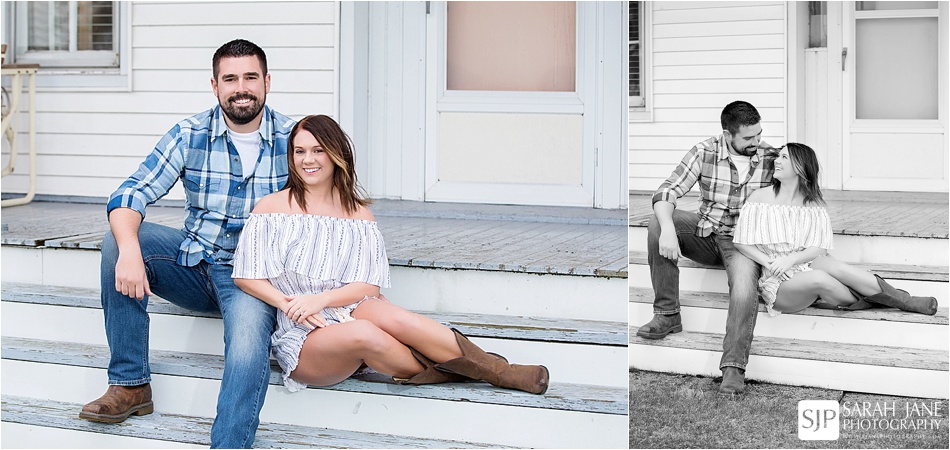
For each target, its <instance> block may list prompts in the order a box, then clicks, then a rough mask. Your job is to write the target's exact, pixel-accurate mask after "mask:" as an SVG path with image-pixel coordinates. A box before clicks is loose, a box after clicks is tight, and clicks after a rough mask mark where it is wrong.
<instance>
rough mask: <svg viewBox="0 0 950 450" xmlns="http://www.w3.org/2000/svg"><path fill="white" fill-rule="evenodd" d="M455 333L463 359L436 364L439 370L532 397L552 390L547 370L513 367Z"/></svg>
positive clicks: (454, 330) (518, 365)
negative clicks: (549, 389)
mask: <svg viewBox="0 0 950 450" xmlns="http://www.w3.org/2000/svg"><path fill="white" fill-rule="evenodd" d="M452 331H453V332H455V339H456V341H457V342H458V344H459V348H460V349H461V350H462V356H461V357H458V358H455V359H450V360H448V361H446V362H444V363H442V364H438V365H436V368H438V369H439V370H442V371H445V372H451V373H455V374H458V375H463V376H466V377H468V378H472V379H475V380H480V381H486V382H488V383H491V384H492V385H493V386H498V387H502V388H506V389H517V390H520V391H525V392H530V393H532V394H543V393H544V392H545V391H547V390H548V375H549V373H548V369H547V367H544V366H527V365H520V364H509V363H508V361H506V360H505V359H503V358H499V357H497V356H496V355H492V354H489V353H486V352H485V351H484V350H482V349H481V348H479V347H478V346H477V345H475V344H473V343H472V341H470V340H468V338H467V337H465V335H464V334H462V333H461V332H460V331H459V330H456V329H455V328H453V329H452Z"/></svg>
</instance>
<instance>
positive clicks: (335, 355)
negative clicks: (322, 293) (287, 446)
mask: <svg viewBox="0 0 950 450" xmlns="http://www.w3.org/2000/svg"><path fill="white" fill-rule="evenodd" d="M363 363H366V365H367V366H369V367H370V368H372V369H373V370H375V371H377V372H380V373H384V374H386V375H391V376H395V377H406V378H408V377H411V376H413V375H415V374H417V373H419V372H421V371H422V370H423V367H422V365H421V364H420V363H419V362H418V361H416V358H415V357H413V356H412V353H411V352H410V351H409V348H408V347H406V346H405V345H403V344H402V343H400V342H399V341H398V340H397V339H396V338H394V337H393V336H391V335H389V334H388V333H386V332H385V331H383V330H382V329H380V328H379V327H378V326H376V325H374V324H373V323H371V322H370V321H368V320H360V319H357V320H354V321H351V322H343V323H338V324H333V325H330V326H327V327H324V328H318V329H316V330H314V331H312V332H310V336H309V337H308V339H307V340H305V341H304V343H303V348H301V349H300V357H299V361H298V363H297V368H296V369H294V371H293V372H291V374H290V376H291V378H293V379H295V380H297V381H300V382H302V383H307V384H311V385H314V386H329V385H331V384H336V383H339V382H341V381H343V380H345V379H347V378H348V377H349V376H350V375H353V373H354V372H356V371H357V369H359V367H360V365H361V364H363Z"/></svg>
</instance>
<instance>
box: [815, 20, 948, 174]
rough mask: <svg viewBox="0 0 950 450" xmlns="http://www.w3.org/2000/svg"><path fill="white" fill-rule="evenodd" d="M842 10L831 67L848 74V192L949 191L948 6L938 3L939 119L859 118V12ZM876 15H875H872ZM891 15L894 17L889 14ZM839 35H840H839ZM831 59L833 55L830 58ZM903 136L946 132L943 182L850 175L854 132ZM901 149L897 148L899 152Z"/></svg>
mask: <svg viewBox="0 0 950 450" xmlns="http://www.w3.org/2000/svg"><path fill="white" fill-rule="evenodd" d="M833 3H835V2H828V4H829V9H830V6H831V5H832V4H833ZM836 6H837V7H838V8H841V9H842V10H841V15H842V20H841V21H840V24H841V33H840V37H839V38H838V39H839V42H840V43H839V44H838V46H837V51H836V52H835V53H834V54H835V55H838V58H839V60H838V65H836V66H834V65H832V64H829V68H830V69H831V70H834V69H835V68H843V69H844V71H843V72H840V73H841V86H842V88H841V93H842V97H843V102H842V106H843V107H842V108H841V123H842V127H841V128H842V130H841V133H842V134H841V136H842V151H841V170H840V173H841V176H842V188H843V189H845V190H898V191H938V192H939V191H942V192H946V191H947V188H948V186H947V180H948V179H950V177H948V175H950V168H948V164H947V159H948V147H947V139H946V136H947V132H948V127H947V92H946V89H947V83H946V80H947V73H948V72H947V59H948V58H947V56H946V55H947V48H946V42H947V3H945V2H938V10H939V15H938V30H939V33H940V37H939V39H938V53H937V54H938V55H941V56H942V57H941V60H940V64H939V66H938V80H939V81H938V89H942V90H943V92H939V93H937V94H936V95H938V97H939V104H938V113H937V119H936V120H899V121H897V120H869V119H857V118H856V111H855V101H854V100H855V75H856V74H855V72H856V70H855V61H856V60H857V58H858V57H860V56H859V52H860V49H859V48H855V28H856V20H858V19H856V15H855V13H856V11H855V2H844V3H839V4H837V5H836ZM872 14H873V13H872ZM901 15H902V16H905V17H920V16H921V15H920V14H917V13H907V14H901ZM888 16H891V14H888ZM828 23H829V32H828V35H829V54H831V49H832V47H831V42H830V41H831V36H832V32H831V29H830V27H831V24H832V21H831V16H830V11H829V19H828ZM835 34H837V33H835ZM845 48H847V52H848V53H847V55H846V56H844V64H843V65H842V64H841V61H840V59H841V51H842V50H844V49H845ZM829 56H830V55H829ZM862 132H863V133H900V134H906V135H914V134H933V133H943V134H944V139H943V149H942V155H943V158H942V160H941V161H934V162H933V163H934V164H940V165H942V166H943V167H944V173H943V179H941V180H933V179H929V180H928V179H914V178H902V179H888V180H882V179H879V178H858V177H854V176H852V175H851V173H850V168H851V158H852V139H851V136H852V134H853V133H862ZM896 150H898V149H895V151H896ZM881 163H882V164H886V163H887V162H886V161H882V162H881Z"/></svg>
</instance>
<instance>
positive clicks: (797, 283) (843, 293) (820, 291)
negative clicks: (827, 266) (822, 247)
mask: <svg viewBox="0 0 950 450" xmlns="http://www.w3.org/2000/svg"><path fill="white" fill-rule="evenodd" d="M818 298H821V299H822V301H824V302H826V303H830V304H832V305H835V306H848V305H850V304H852V303H854V301H855V298H854V296H853V295H852V294H851V291H850V290H849V289H848V287H847V286H845V285H844V284H843V283H842V282H841V281H838V279H836V278H835V277H833V276H831V275H830V274H829V273H828V272H825V271H824V270H821V269H814V266H813V270H811V271H808V272H799V273H796V274H795V275H794V276H793V277H792V278H791V279H790V280H788V281H785V282H783V283H782V284H781V286H779V288H778V292H777V293H776V295H775V305H773V306H772V307H773V308H774V309H775V310H777V311H781V312H783V313H795V312H798V311H801V310H803V309H805V308H807V307H809V306H810V305H811V304H812V303H815V300H817V299H818Z"/></svg>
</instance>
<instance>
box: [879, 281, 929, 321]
mask: <svg viewBox="0 0 950 450" xmlns="http://www.w3.org/2000/svg"><path fill="white" fill-rule="evenodd" d="M874 278H877V284H878V285H879V286H881V293H879V294H874V295H871V296H868V297H866V298H865V300H867V301H868V302H870V303H877V304H879V305H884V306H890V307H892V308H897V309H900V310H902V311H908V312H915V313H920V314H926V315H928V316H932V315H934V314H937V299H936V298H934V297H917V296H913V295H910V294H909V293H908V292H907V291H905V290H903V289H897V288H895V287H894V286H891V285H890V284H888V283H887V282H886V281H884V279H883V278H881V277H879V276H878V275H877V274H875V275H874Z"/></svg>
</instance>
